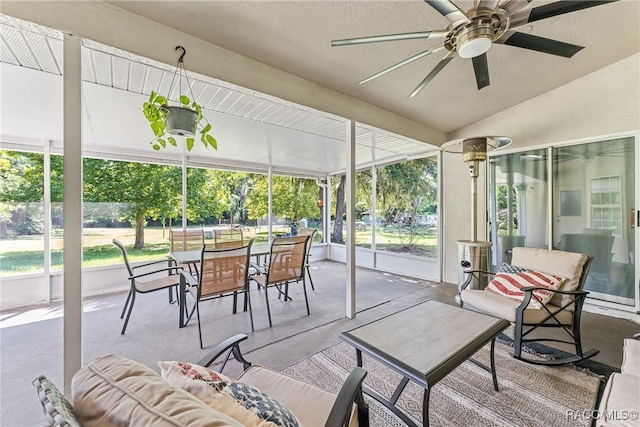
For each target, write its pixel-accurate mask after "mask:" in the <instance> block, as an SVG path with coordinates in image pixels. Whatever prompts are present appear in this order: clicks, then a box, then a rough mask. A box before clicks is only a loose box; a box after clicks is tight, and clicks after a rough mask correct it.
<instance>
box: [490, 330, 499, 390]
mask: <svg viewBox="0 0 640 427" xmlns="http://www.w3.org/2000/svg"><path fill="white" fill-rule="evenodd" d="M495 348H496V339H495V338H493V339H492V340H491V356H490V357H491V377H492V378H493V389H494V390H495V391H499V390H498V377H497V376H496V358H495Z"/></svg>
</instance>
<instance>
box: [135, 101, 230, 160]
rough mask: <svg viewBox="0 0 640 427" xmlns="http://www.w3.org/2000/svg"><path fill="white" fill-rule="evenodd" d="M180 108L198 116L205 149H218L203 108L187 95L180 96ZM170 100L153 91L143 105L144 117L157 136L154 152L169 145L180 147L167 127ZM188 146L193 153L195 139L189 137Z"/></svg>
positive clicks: (197, 121)
mask: <svg viewBox="0 0 640 427" xmlns="http://www.w3.org/2000/svg"><path fill="white" fill-rule="evenodd" d="M180 104H181V105H180V107H182V108H186V109H189V110H191V111H194V112H195V113H196V115H197V119H196V124H197V132H198V133H199V135H200V142H202V144H203V145H204V146H205V147H207V148H208V147H211V148H213V149H214V150H217V149H218V142H217V141H216V139H215V138H214V137H213V136H212V135H210V134H209V132H210V131H211V123H209V122H208V120H207V119H206V118H205V117H204V116H203V115H202V107H201V106H200V104H198V103H197V102H195V101H193V102H192V101H191V99H190V98H189V97H188V96H186V95H181V96H180ZM167 106H168V100H167V97H166V96H163V95H160V94H158V93H156V92H155V91H151V96H150V97H149V100H148V101H146V102H145V103H144V104H143V107H142V111H143V112H144V116H145V117H146V118H147V120H148V121H149V124H150V126H151V130H152V131H153V134H154V135H155V136H156V137H155V138H154V139H153V141H151V144H152V146H153V149H154V150H160V149H162V148H165V147H166V146H167V144H170V145H173V146H174V147H177V146H178V143H177V141H176V139H175V138H174V137H173V136H167V125H166V120H167V117H168V116H169V110H168V109H167ZM185 143H186V145H187V150H188V151H191V149H192V148H193V146H194V144H195V138H194V137H187V138H186V140H185Z"/></svg>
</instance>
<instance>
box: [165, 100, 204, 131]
mask: <svg viewBox="0 0 640 427" xmlns="http://www.w3.org/2000/svg"><path fill="white" fill-rule="evenodd" d="M165 108H166V109H167V111H168V114H167V117H166V118H165V126H166V129H167V132H168V133H170V134H172V135H178V136H184V137H193V136H194V135H195V134H196V130H197V126H198V113H196V112H195V111H194V110H192V109H190V108H183V107H165Z"/></svg>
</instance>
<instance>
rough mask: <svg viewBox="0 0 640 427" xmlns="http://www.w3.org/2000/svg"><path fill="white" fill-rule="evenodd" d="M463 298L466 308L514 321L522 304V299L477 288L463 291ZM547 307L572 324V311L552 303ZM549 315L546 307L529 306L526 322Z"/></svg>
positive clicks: (560, 319) (561, 319) (565, 321)
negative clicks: (517, 299) (518, 299)
mask: <svg viewBox="0 0 640 427" xmlns="http://www.w3.org/2000/svg"><path fill="white" fill-rule="evenodd" d="M461 298H462V301H463V302H464V307H465V308H471V309H474V310H476V311H480V312H483V313H486V314H490V315H492V316H496V317H500V318H502V319H507V320H508V321H510V322H512V323H515V321H516V309H517V308H518V306H519V305H520V304H521V302H520V301H516V300H514V299H511V298H507V297H504V296H502V295H498V294H495V293H493V292H488V291H485V290H477V289H465V290H464V291H462V293H461ZM546 307H547V308H548V309H549V311H551V312H552V313H558V312H559V313H558V314H557V315H556V318H557V319H558V321H559V322H561V323H562V324H565V325H570V324H571V322H572V319H573V315H572V313H570V312H568V311H566V310H562V311H560V308H559V307H557V306H555V305H553V304H551V303H549V304H547V305H546ZM548 315H549V313H547V311H546V310H545V309H544V308H540V309H535V308H530V307H527V309H526V310H525V311H524V323H539V322H541V321H542V320H544V318H546V317H547V316H548Z"/></svg>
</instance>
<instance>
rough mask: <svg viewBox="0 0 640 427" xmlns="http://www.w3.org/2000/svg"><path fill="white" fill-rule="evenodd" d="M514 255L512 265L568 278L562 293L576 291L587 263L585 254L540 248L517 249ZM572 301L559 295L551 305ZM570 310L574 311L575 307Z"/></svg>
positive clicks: (568, 297)
mask: <svg viewBox="0 0 640 427" xmlns="http://www.w3.org/2000/svg"><path fill="white" fill-rule="evenodd" d="M512 255H513V256H512V257H511V264H512V265H515V266H517V267H523V268H528V269H531V270H537V271H541V272H543V273H547V274H553V275H556V276H562V277H566V279H567V280H566V281H565V282H564V283H563V284H562V286H560V290H561V291H575V290H576V289H577V288H578V284H579V281H580V276H581V275H582V269H583V267H584V264H585V262H586V261H587V256H586V255H584V254H579V253H575V252H565V251H554V250H547V249H539V248H523V247H515V248H513V253H512ZM570 301H571V297H570V296H568V295H560V294H557V295H555V296H554V297H553V298H551V303H552V304H554V305H557V306H561V305H563V304H567V303H569V302H570ZM568 309H569V310H573V306H570V307H569V308H568Z"/></svg>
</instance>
